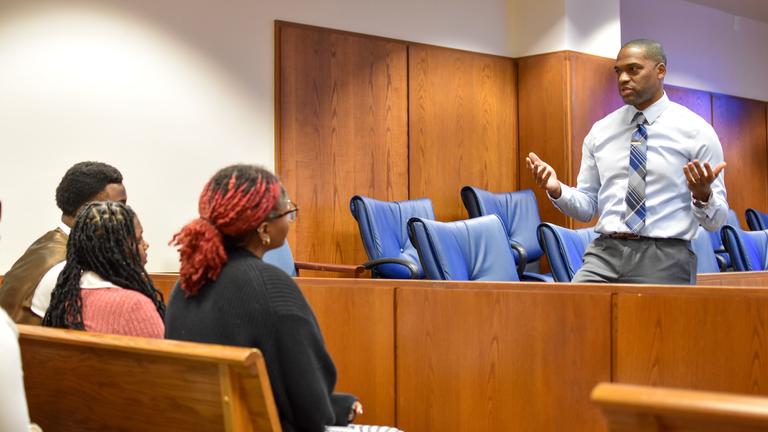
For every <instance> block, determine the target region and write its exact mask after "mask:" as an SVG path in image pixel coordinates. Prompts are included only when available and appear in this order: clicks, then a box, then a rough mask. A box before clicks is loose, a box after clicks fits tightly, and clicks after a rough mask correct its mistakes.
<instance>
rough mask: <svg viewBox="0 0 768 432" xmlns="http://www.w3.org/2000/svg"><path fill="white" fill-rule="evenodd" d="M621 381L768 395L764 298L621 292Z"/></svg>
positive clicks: (617, 330)
mask: <svg viewBox="0 0 768 432" xmlns="http://www.w3.org/2000/svg"><path fill="white" fill-rule="evenodd" d="M613 339H614V342H613V351H614V353H613V356H614V373H613V381H615V382H623V383H631V384H642V385H653V386H664V387H676V388H689V389H701V390H711V391H723V392H732V393H743V394H755V395H768V290H766V291H764V293H763V294H762V295H755V296H741V295H738V294H736V293H735V292H734V295H727V294H724V295H661V294H648V295H643V294H629V293H627V294H618V295H617V296H616V297H615V304H614V330H613Z"/></svg>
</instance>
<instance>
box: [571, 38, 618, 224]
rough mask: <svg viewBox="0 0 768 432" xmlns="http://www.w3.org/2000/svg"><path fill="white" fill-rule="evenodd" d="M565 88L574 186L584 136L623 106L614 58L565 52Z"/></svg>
mask: <svg viewBox="0 0 768 432" xmlns="http://www.w3.org/2000/svg"><path fill="white" fill-rule="evenodd" d="M567 59H568V64H567V67H568V71H569V78H570V79H569V81H568V84H569V85H568V88H569V93H570V97H571V103H570V105H569V106H570V111H571V113H570V122H569V125H570V137H571V138H570V143H571V147H570V149H571V154H572V155H573V156H572V157H571V167H570V172H571V176H570V177H569V179H568V181H569V182H570V183H569V184H571V185H575V184H576V178H577V176H578V175H579V168H580V167H581V150H582V147H583V144H584V138H586V137H587V134H588V133H589V131H590V129H592V125H593V124H594V123H595V122H596V121H598V120H600V119H601V118H603V117H605V116H606V115H608V114H610V113H612V112H613V111H615V110H616V109H618V108H619V107H621V106H623V105H624V102H623V101H622V100H621V97H620V96H619V92H618V84H617V81H616V72H614V70H613V65H614V63H615V60H613V59H608V58H604V57H596V56H593V55H589V54H582V53H577V52H569V53H568V57H567ZM596 223H597V217H595V218H594V219H593V220H591V221H589V222H579V221H577V220H572V221H571V226H572V227H573V228H584V227H590V226H593V225H595V224H596Z"/></svg>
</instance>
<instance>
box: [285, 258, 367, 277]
mask: <svg viewBox="0 0 768 432" xmlns="http://www.w3.org/2000/svg"><path fill="white" fill-rule="evenodd" d="M295 265H296V270H319V271H328V272H337V273H350V274H355V275H357V274H360V273H362V272H364V271H365V270H366V268H364V267H363V266H360V265H351V264H329V263H316V262H307V261H296V262H295Z"/></svg>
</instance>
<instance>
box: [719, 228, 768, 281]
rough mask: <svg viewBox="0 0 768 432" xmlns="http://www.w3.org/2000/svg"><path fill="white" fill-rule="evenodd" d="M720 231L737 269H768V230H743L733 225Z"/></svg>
mask: <svg viewBox="0 0 768 432" xmlns="http://www.w3.org/2000/svg"><path fill="white" fill-rule="evenodd" d="M720 231H721V233H722V235H723V245H724V246H725V250H727V251H728V255H729V256H730V257H731V263H732V264H733V269H734V270H735V271H760V270H766V269H768V260H767V258H768V231H742V230H741V229H739V228H737V227H735V226H733V225H725V226H724V227H723V228H722V229H721V230H720Z"/></svg>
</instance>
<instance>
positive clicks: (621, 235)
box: [603, 232, 650, 240]
mask: <svg viewBox="0 0 768 432" xmlns="http://www.w3.org/2000/svg"><path fill="white" fill-rule="evenodd" d="M603 236H605V237H608V238H612V239H617V240H640V239H643V238H650V237H643V236H641V235H639V234H635V233H630V232H615V233H611V234H603Z"/></svg>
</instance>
